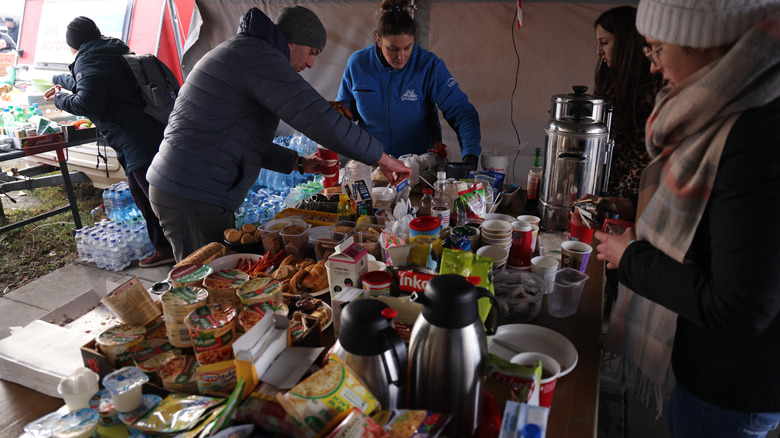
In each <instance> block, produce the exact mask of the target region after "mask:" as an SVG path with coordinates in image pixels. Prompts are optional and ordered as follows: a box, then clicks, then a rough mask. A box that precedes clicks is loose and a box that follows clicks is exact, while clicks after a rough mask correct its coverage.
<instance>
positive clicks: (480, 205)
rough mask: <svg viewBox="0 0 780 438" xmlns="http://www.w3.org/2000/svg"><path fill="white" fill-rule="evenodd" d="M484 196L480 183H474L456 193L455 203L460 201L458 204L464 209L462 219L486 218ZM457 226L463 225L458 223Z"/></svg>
mask: <svg viewBox="0 0 780 438" xmlns="http://www.w3.org/2000/svg"><path fill="white" fill-rule="evenodd" d="M485 196H486V192H485V186H484V185H483V183H481V182H476V183H474V184H473V185H472V186H471V187H469V188H468V189H466V190H462V191H460V192H458V199H457V201H460V204H461V205H462V206H463V207H464V208H465V209H466V216H465V218H464V219H481V220H484V219H485V217H486V216H487V201H486V200H485ZM456 203H457V202H456ZM458 218H459V219H460V215H458ZM458 225H459V226H460V225H463V224H461V223H458Z"/></svg>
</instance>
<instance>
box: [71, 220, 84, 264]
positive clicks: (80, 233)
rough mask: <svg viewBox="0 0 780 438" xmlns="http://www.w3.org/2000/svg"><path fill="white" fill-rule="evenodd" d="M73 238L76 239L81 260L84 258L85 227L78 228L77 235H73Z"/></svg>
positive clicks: (77, 251)
mask: <svg viewBox="0 0 780 438" xmlns="http://www.w3.org/2000/svg"><path fill="white" fill-rule="evenodd" d="M73 239H74V240H75V241H76V253H77V254H78V257H79V260H84V231H83V228H80V229H78V230H76V235H75V236H73Z"/></svg>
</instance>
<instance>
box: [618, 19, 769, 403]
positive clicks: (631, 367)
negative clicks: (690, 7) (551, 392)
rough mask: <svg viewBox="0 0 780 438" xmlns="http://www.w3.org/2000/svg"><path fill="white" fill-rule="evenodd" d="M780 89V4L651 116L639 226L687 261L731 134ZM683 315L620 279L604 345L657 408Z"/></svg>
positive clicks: (667, 92)
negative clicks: (747, 112) (743, 117)
mask: <svg viewBox="0 0 780 438" xmlns="http://www.w3.org/2000/svg"><path fill="white" fill-rule="evenodd" d="M778 95H780V12H777V13H775V14H773V15H772V16H771V17H770V18H768V19H766V20H764V21H763V22H761V23H759V24H757V25H756V26H754V27H753V28H752V29H750V30H749V31H748V32H747V33H746V34H745V35H744V36H743V37H742V38H741V39H740V40H739V41H737V43H736V44H735V45H734V47H732V48H731V50H729V51H728V52H727V53H726V54H725V55H724V56H722V57H721V58H719V59H718V60H716V61H714V62H712V63H711V64H710V65H708V66H707V67H704V68H702V69H700V70H699V71H697V72H696V73H694V74H693V75H691V76H689V77H688V78H686V79H685V80H684V81H683V82H682V83H680V84H678V85H677V86H675V87H674V88H670V87H667V88H664V89H663V90H661V91H660V92H659V94H658V96H657V98H656V107H655V109H654V110H653V113H652V114H651V115H650V118H649V119H648V120H647V130H646V141H647V149H648V152H649V153H650V155H651V156H652V157H653V160H652V162H651V163H650V164H649V165H648V167H647V169H645V171H644V172H643V173H642V181H641V184H640V189H639V209H638V221H637V226H636V232H637V236H638V238H639V239H642V240H646V241H648V242H650V243H651V244H653V246H655V247H656V248H658V249H659V250H661V251H663V252H664V253H665V254H667V255H668V256H670V257H671V258H673V259H674V260H677V261H678V262H680V263H683V261H684V258H685V254H686V252H687V251H688V248H689V247H690V245H691V242H692V241H693V237H694V234H695V232H696V228H697V227H698V225H699V222H700V219H701V217H702V215H703V213H704V209H705V207H706V206H707V202H708V200H709V198H710V194H711V193H712V188H713V185H714V182H715V176H716V174H717V171H718V163H719V162H720V157H721V153H722V152H723V148H724V146H725V143H726V138H727V136H728V134H729V131H730V130H731V127H732V126H733V124H734V122H735V121H736V120H737V118H738V117H739V116H740V115H741V114H742V112H743V111H745V110H747V109H750V108H755V107H760V106H763V105H765V104H768V103H769V102H771V101H773V100H774V99H776V98H777V97H778ZM676 318H677V315H676V314H675V313H674V312H672V311H670V310H668V309H666V308H664V307H662V306H661V305H658V304H656V303H654V302H652V301H650V300H646V299H644V298H643V297H641V296H640V295H638V294H636V293H633V292H632V291H630V290H628V289H627V288H625V286H623V285H622V284H621V285H620V289H619V292H618V298H617V301H616V303H615V308H614V309H613V311H612V316H611V318H610V324H609V327H608V329H607V334H606V336H605V339H604V349H605V351H607V352H608V353H612V354H617V355H620V357H621V364H620V365H621V369H624V370H625V371H626V372H627V378H628V379H630V380H633V381H634V383H635V384H636V386H637V388H639V394H640V397H641V398H643V399H644V400H645V402H646V404H648V405H649V402H650V396H651V395H652V396H654V397H653V398H654V399H655V402H656V406H657V413H658V415H660V413H661V408H662V406H663V391H664V387H665V385H667V384H668V383H670V382H669V380H670V379H667V377H668V376H669V375H670V373H669V364H670V362H671V352H672V344H673V340H674V332H675V327H676Z"/></svg>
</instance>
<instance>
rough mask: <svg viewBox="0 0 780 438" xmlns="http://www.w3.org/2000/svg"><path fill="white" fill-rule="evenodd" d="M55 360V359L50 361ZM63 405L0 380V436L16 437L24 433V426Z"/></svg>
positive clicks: (56, 399)
mask: <svg viewBox="0 0 780 438" xmlns="http://www.w3.org/2000/svg"><path fill="white" fill-rule="evenodd" d="M52 360H55V359H52ZM63 404H64V403H63V402H62V400H61V399H59V398H55V397H49V396H48V395H45V394H41V393H40V392H38V391H36V390H34V389H30V388H27V387H24V386H22V385H17V384H16V383H11V382H8V381H5V380H0V412H2V413H3V415H1V416H0V436H1V437H7V438H12V437H18V436H20V435H21V434H22V433H24V425H25V424H28V423H30V422H32V421H34V420H37V419H38V418H41V417H43V416H44V415H46V414H48V413H49V412H54V411H56V410H57V409H59V408H60V407H61V406H62V405H63Z"/></svg>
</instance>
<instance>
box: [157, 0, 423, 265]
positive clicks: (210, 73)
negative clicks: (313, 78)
mask: <svg viewBox="0 0 780 438" xmlns="http://www.w3.org/2000/svg"><path fill="white" fill-rule="evenodd" d="M325 40H326V35H325V28H324V27H323V25H322V23H321V22H320V20H319V18H317V16H316V15H315V14H314V13H313V12H312V11H310V10H309V9H306V8H304V7H301V6H297V7H290V8H285V9H284V10H283V11H282V13H281V14H280V15H279V18H278V19H277V24H274V23H273V22H272V21H271V20H270V19H269V18H268V17H267V16H266V15H265V14H264V13H263V12H261V11H260V10H259V9H257V8H252V9H250V10H249V11H248V12H247V13H245V14H244V16H243V17H242V18H241V24H240V27H239V30H238V34H237V35H236V36H235V37H233V38H231V39H229V40H227V41H225V42H223V43H222V44H220V45H219V46H217V47H215V48H214V49H213V50H211V51H210V52H209V53H207V54H206V55H205V56H204V57H203V58H202V59H201V60H200V61H198V63H197V64H196V65H195V67H194V69H193V70H192V73H190V75H189V76H188V77H187V80H186V81H185V83H184V86H183V87H182V88H181V91H180V92H179V97H178V98H177V99H176V105H175V107H174V109H173V112H172V113H171V117H170V119H169V122H168V127H167V128H166V130H165V138H164V139H163V142H162V144H161V145H160V151H159V152H158V153H157V155H156V156H155V158H154V161H153V162H152V165H151V166H150V168H149V171H148V173H147V179H148V180H149V183H150V184H151V189H150V198H151V202H152V208H153V209H154V211H155V213H156V214H157V216H158V217H159V218H160V223H161V224H162V227H163V229H164V231H165V235H166V236H167V237H168V240H169V241H170V242H171V244H172V245H173V248H174V256H175V258H176V260H177V261H180V260H181V259H183V258H184V257H186V256H187V255H188V254H190V253H192V252H194V251H195V250H197V249H198V248H200V247H201V246H203V245H205V244H207V243H209V242H214V241H217V242H219V241H222V239H223V237H222V236H223V232H224V230H225V229H227V228H231V227H233V226H234V224H235V222H234V220H235V219H234V217H233V212H234V211H235V210H236V209H238V207H239V206H240V205H241V203H242V201H243V199H244V196H245V195H246V194H247V192H248V191H249V189H250V187H251V186H252V183H253V182H254V181H255V180H256V179H257V176H258V174H259V173H260V170H261V169H262V168H266V169H269V170H273V171H276V172H281V173H290V172H292V171H299V172H301V173H304V172H308V173H320V172H321V170H322V168H323V166H324V164H325V162H324V160H322V159H320V158H318V157H317V156H316V155H309V156H306V157H300V158H299V157H298V156H297V154H296V153H295V151H293V150H291V149H287V148H284V147H281V146H278V145H276V144H274V143H273V138H274V135H275V133H276V129H277V127H278V125H279V120H280V119H281V120H284V121H285V122H286V123H288V124H289V125H290V126H291V127H292V128H294V129H296V130H298V131H300V132H302V133H303V134H305V135H306V136H307V137H309V138H310V139H312V140H314V141H316V142H317V143H319V144H321V145H323V146H324V147H327V148H328V149H331V150H333V151H335V152H337V153H339V154H342V155H344V156H346V157H349V158H352V159H355V160H357V161H360V162H363V163H365V164H369V165H378V166H379V168H380V169H381V170H382V172H383V173H384V174H385V175H386V176H387V177H388V179H389V180H390V181H393V182H394V183H395V182H397V181H401V180H402V179H403V178H405V177H408V176H409V175H410V173H411V170H410V169H409V168H408V167H406V166H404V164H403V163H402V162H400V161H398V160H396V159H394V158H392V157H390V156H388V155H387V154H385V153H384V152H383V148H382V144H381V143H380V142H379V141H378V140H377V139H375V138H373V137H371V136H370V135H369V134H368V133H367V132H365V131H363V130H362V129H361V128H359V127H358V126H357V125H356V124H353V123H352V122H350V121H349V120H348V119H347V118H345V117H344V116H342V115H341V114H340V113H339V112H337V111H336V110H334V109H333V108H332V107H331V106H330V104H329V103H328V101H327V100H325V99H324V98H323V97H322V96H321V95H320V94H319V93H318V92H317V91H316V90H314V89H313V88H312V87H311V86H310V85H309V83H308V82H306V81H305V80H304V79H303V78H302V77H301V76H300V75H299V74H298V72H300V71H303V69H305V68H306V67H308V68H311V67H312V66H313V65H314V58H315V57H316V56H317V55H319V54H320V52H321V51H322V49H323V48H324V46H325ZM394 173H395V174H394Z"/></svg>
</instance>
